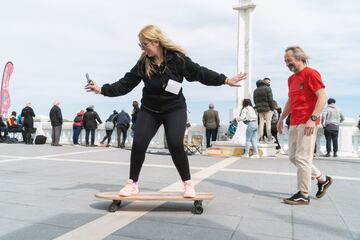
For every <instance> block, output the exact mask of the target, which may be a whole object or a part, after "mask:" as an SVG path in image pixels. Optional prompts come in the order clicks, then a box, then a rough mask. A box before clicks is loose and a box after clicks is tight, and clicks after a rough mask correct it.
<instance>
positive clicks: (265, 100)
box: [254, 80, 277, 113]
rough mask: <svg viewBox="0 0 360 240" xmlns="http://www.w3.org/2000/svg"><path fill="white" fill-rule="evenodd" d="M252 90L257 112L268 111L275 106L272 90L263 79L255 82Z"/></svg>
mask: <svg viewBox="0 0 360 240" xmlns="http://www.w3.org/2000/svg"><path fill="white" fill-rule="evenodd" d="M256 86H257V88H256V89H255V91H254V103H255V109H256V111H257V112H259V113H260V112H269V111H272V110H274V109H276V108H277V106H276V103H275V101H274V99H273V95H272V90H271V88H270V86H269V85H267V84H266V83H265V82H264V81H263V80H258V81H257V82H256Z"/></svg>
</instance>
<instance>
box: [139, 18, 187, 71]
mask: <svg viewBox="0 0 360 240" xmlns="http://www.w3.org/2000/svg"><path fill="white" fill-rule="evenodd" d="M138 37H139V38H140V39H146V40H148V41H150V42H153V41H159V46H160V47H161V48H162V49H163V51H164V52H166V50H171V51H174V52H175V53H177V54H179V53H181V54H185V50H184V49H183V48H182V47H181V46H179V45H177V44H175V43H174V42H173V41H172V40H171V39H170V38H169V37H167V36H166V35H165V34H164V33H163V32H162V31H161V29H160V28H159V27H157V26H155V25H148V26H145V27H144V28H143V29H141V31H140V32H139V34H138ZM140 60H141V61H142V62H144V68H145V69H144V70H145V75H146V76H147V77H148V78H151V75H152V74H153V73H154V71H155V70H154V63H153V60H152V59H151V58H148V57H147V56H146V54H145V53H144V52H143V53H142V54H141V56H140Z"/></svg>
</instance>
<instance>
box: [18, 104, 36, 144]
mask: <svg viewBox="0 0 360 240" xmlns="http://www.w3.org/2000/svg"><path fill="white" fill-rule="evenodd" d="M34 117H35V113H34V110H33V109H32V108H31V103H30V102H28V103H26V107H24V108H23V109H22V110H21V122H22V126H23V130H24V135H23V136H24V143H25V144H32V139H31V133H32V131H33V128H34Z"/></svg>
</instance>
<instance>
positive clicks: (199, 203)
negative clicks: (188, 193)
mask: <svg viewBox="0 0 360 240" xmlns="http://www.w3.org/2000/svg"><path fill="white" fill-rule="evenodd" d="M194 207H202V201H201V200H195V201H194Z"/></svg>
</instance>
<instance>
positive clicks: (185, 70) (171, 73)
mask: <svg viewBox="0 0 360 240" xmlns="http://www.w3.org/2000/svg"><path fill="white" fill-rule="evenodd" d="M144 72H145V71H144V62H143V61H142V60H139V61H138V62H137V63H136V65H135V66H134V67H133V68H132V69H131V71H130V72H128V73H126V74H125V76H124V77H123V78H122V79H120V80H119V81H117V82H115V83H112V84H104V85H103V86H102V88H101V93H102V94H103V95H104V96H109V97H115V96H122V95H125V94H127V93H128V92H130V91H131V90H132V89H134V88H135V87H136V86H137V85H138V84H139V83H140V82H141V80H142V81H143V82H144V88H143V96H142V99H141V107H142V108H145V109H148V110H150V111H153V112H165V111H167V110H170V109H174V108H186V103H185V98H184V95H183V93H182V89H181V90H180V92H179V94H178V95H176V94H173V93H170V92H167V91H165V88H166V86H167V83H168V81H169V80H170V79H172V80H174V81H177V82H180V83H182V82H183V78H184V77H185V78H186V80H187V81H190V82H192V81H199V82H201V83H203V84H205V85H208V86H219V85H222V84H224V82H225V79H226V76H225V75H223V74H219V73H216V72H214V71H212V70H210V69H207V68H205V67H202V66H200V65H199V64H197V63H194V62H193V61H191V59H190V58H189V57H187V56H185V55H184V54H181V53H175V52H172V51H167V53H165V61H164V63H163V64H161V65H160V67H158V66H155V72H154V73H153V75H152V77H151V79H149V78H148V77H146V75H145V73H144Z"/></svg>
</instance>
